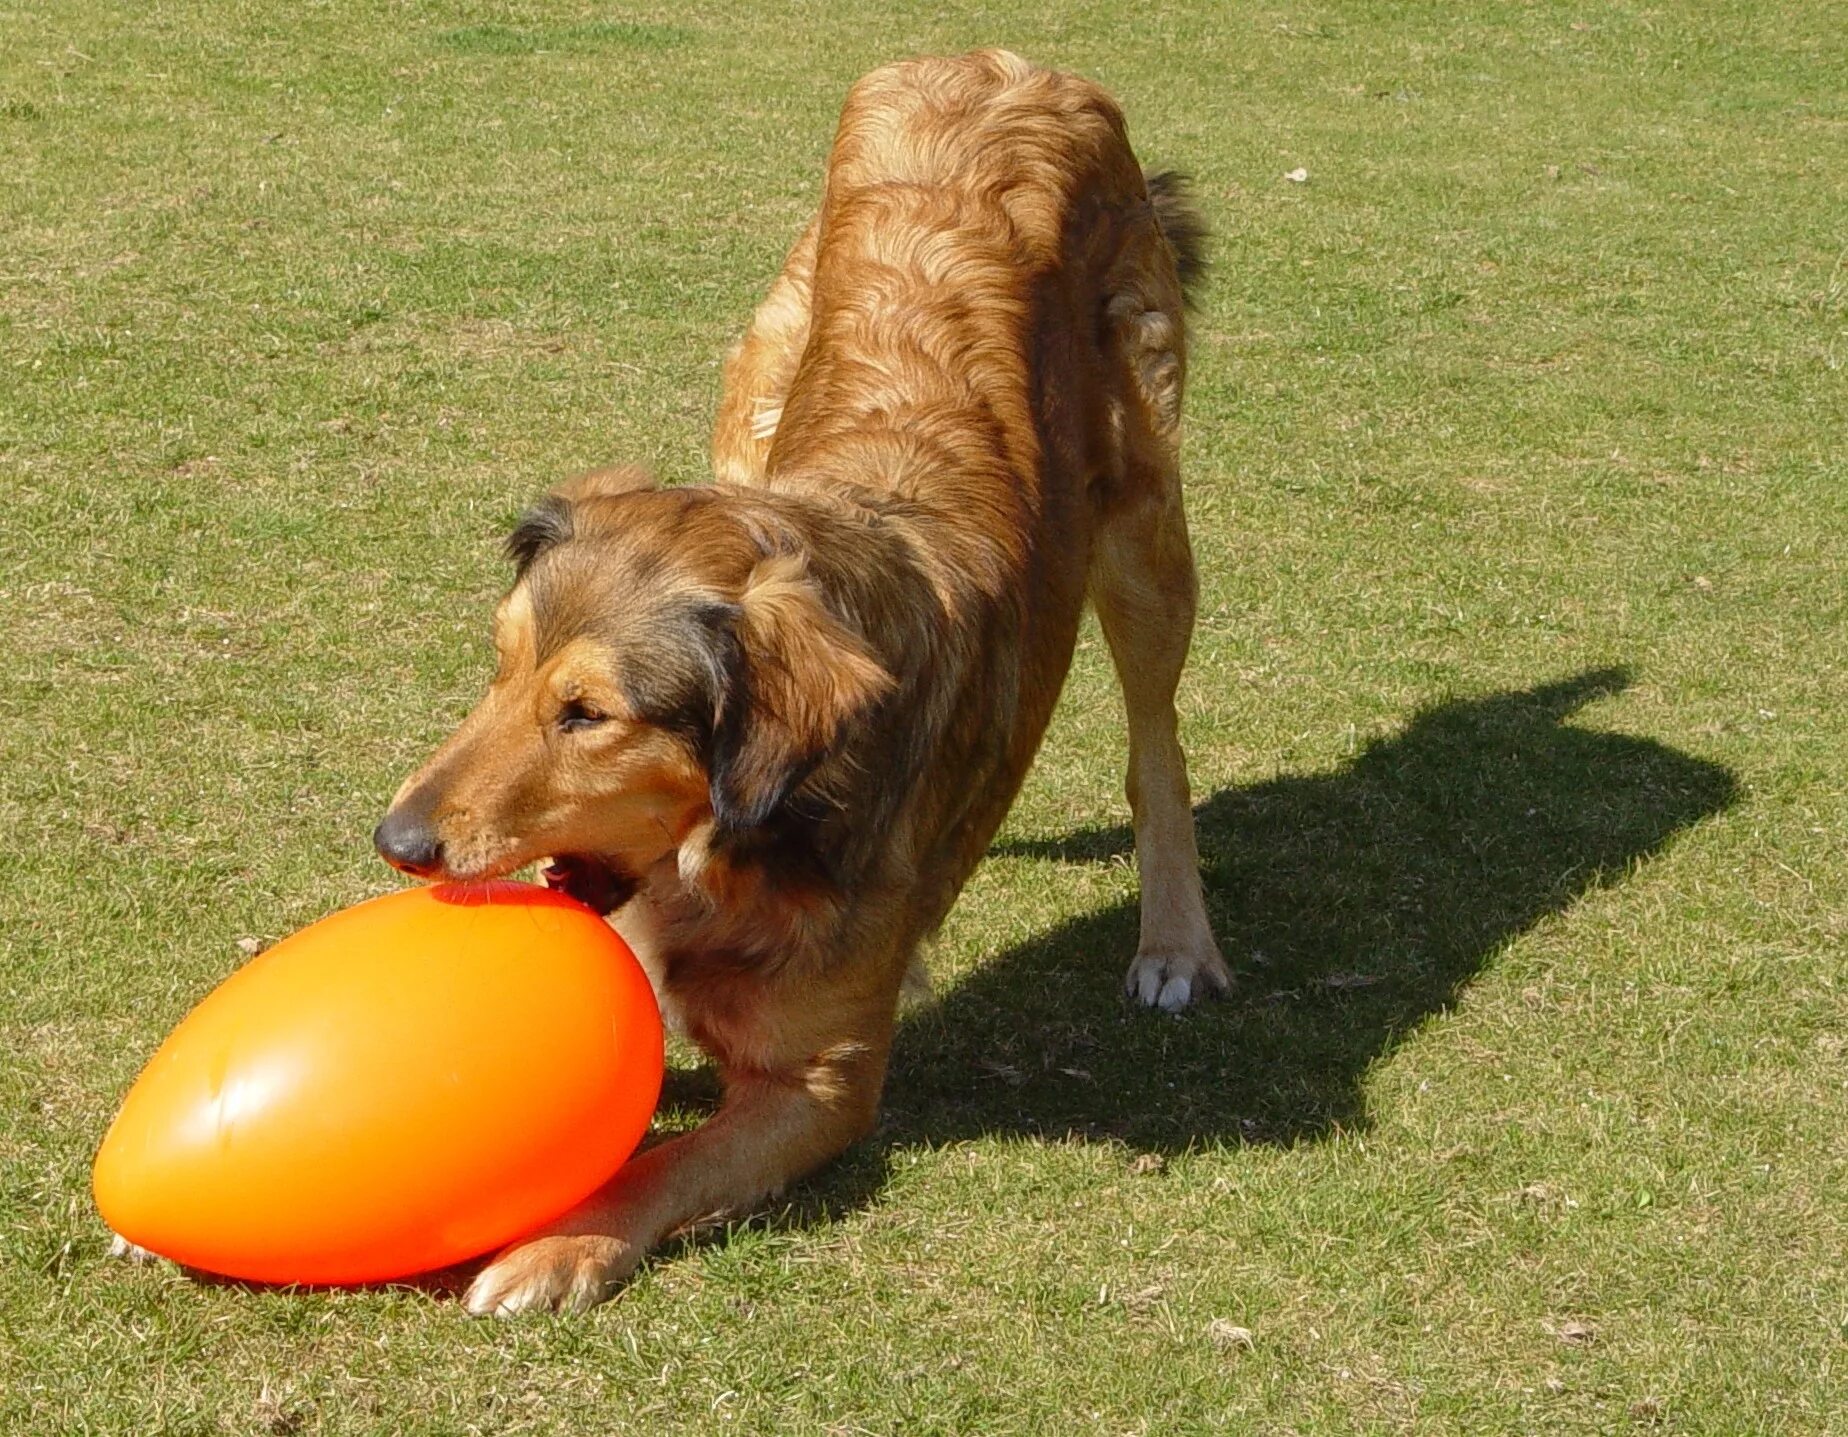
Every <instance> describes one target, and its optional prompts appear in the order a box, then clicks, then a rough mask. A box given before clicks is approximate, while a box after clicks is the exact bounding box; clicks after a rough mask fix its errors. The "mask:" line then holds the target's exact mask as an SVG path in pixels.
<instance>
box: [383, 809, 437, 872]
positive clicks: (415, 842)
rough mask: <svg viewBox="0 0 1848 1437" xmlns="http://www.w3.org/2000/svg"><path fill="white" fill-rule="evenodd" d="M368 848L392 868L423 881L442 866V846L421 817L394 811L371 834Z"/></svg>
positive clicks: (427, 823)
mask: <svg viewBox="0 0 1848 1437" xmlns="http://www.w3.org/2000/svg"><path fill="white" fill-rule="evenodd" d="M372 846H373V847H374V848H376V849H378V851H379V857H381V858H383V859H384V860H385V861H386V862H387V863H389V864H390V865H391V866H392V867H393V868H396V869H399V870H401V871H402V872H405V873H411V874H415V875H416V876H417V877H419V878H427V877H429V876H430V875H431V874H432V873H435V872H436V871H437V870H438V869H439V868H440V867H442V862H443V844H442V840H440V839H439V838H438V837H437V836H436V831H435V830H434V829H432V828H431V827H430V824H429V822H428V820H426V819H425V818H423V817H422V816H421V815H419V814H416V813H412V812H407V811H406V810H404V809H401V808H394V809H393V810H392V811H391V812H390V813H388V814H386V815H385V817H384V819H383V820H382V821H381V822H380V823H379V826H378V827H377V828H375V829H373V830H372Z"/></svg>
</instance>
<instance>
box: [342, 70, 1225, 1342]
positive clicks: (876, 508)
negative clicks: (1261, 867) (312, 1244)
mask: <svg viewBox="0 0 1848 1437" xmlns="http://www.w3.org/2000/svg"><path fill="white" fill-rule="evenodd" d="M1203 239H1204V230H1203V227H1202V224H1201V222H1200V219H1199V217H1198V215H1197V212H1196V211H1195V210H1194V209H1193V208H1192V206H1191V203H1190V201H1189V199H1188V198H1187V194H1186V189H1185V186H1184V184H1183V183H1182V182H1181V181H1180V180H1179V179H1178V178H1177V177H1175V176H1173V175H1168V174H1162V175H1155V176H1153V177H1147V176H1145V175H1144V172H1143V170H1142V169H1141V167H1140V166H1139V165H1138V163H1137V161H1136V159H1135V156H1134V155H1133V154H1132V153H1131V150H1130V146H1129V142H1128V139H1127V137H1126V133H1125V128H1124V122H1123V118H1122V114H1121V112H1120V111H1119V109H1118V107H1117V105H1116V104H1115V102H1114V101H1112V99H1111V98H1110V96H1109V95H1108V94H1106V93H1105V92H1104V91H1103V90H1102V89H1100V88H1099V87H1098V86H1096V85H1094V84H1092V83H1090V82H1089V81H1086V80H1083V79H1080V78H1078V77H1075V76H1072V75H1067V74H1060V73H1056V72H1053V71H1048V70H1044V69H1038V68H1035V67H1034V66H1032V65H1029V64H1028V63H1027V62H1026V61H1024V60H1022V59H1020V58H1019V57H1017V56H1015V55H1012V54H1009V53H1007V52H1005V51H1000V50H988V51H981V52H977V53H973V54H969V55H964V56H961V57H958V58H950V59H919V60H911V61H906V62H902V63H899V64H894V65H890V66H887V67H885V68H882V69H879V70H876V71H874V72H872V73H871V74H869V75H867V76H865V77H864V78H863V79H861V80H860V81H859V82H858V83H857V84H855V85H854V86H853V88H852V90H851V92H850V93H849V95H848V98H847V102H846V107H845V110H844V112H843V114H842V117H841V122H840V128H839V131H838V133H837V135H836V138H835V140H834V144H833V148H832V153H831V156H830V158H829V161H828V170H827V177H826V190H825V195H824V198H823V200H822V203H821V206H820V210H819V213H818V214H817V216H816V217H815V219H814V221H813V223H812V224H810V225H809V227H808V228H807V230H806V232H805V233H804V234H803V235H802V236H801V238H800V239H799V240H798V241H797V242H796V245H795V247H794V249H793V250H792V251H791V253H790V255H789V257H788V261H787V263H786V264H785V266H784V268H783V270H782V273H781V274H780V276H779V277H778V278H777V279H776V281H775V282H774V284H772V286H771V287H770V290H769V292H768V294H767V296H766V297H765V299H764V301H763V303H762V304H761V306H760V307H759V308H758V310H757V311H756V315H755V317H754V319H753V321H752V323H751V325H750V328H749V331H748V332H747V333H746V334H745V336H744V338H743V339H742V341H741V342H740V343H739V344H738V345H737V346H736V347H735V348H734V349H733V350H732V352H731V353H730V354H729V356H728V357H727V359H726V362H725V366H724V385H723V394H722V397H721V400H720V405H719V412H718V419H717V424H716V429H715V433H714V437H713V467H714V473H715V481H716V482H714V483H712V484H710V485H701V486H692V487H685V488H677V489H664V488H658V487H656V486H655V485H654V484H653V483H652V482H650V480H649V479H648V477H647V476H646V475H645V474H643V473H642V472H640V471H638V470H634V469H628V468H614V469H602V470H596V471H593V472H591V473H588V474H584V475H581V476H579V477H578V478H576V479H573V480H571V481H569V482H568V483H566V484H564V485H563V486H562V487H560V488H559V489H557V490H556V491H555V492H554V493H552V494H550V495H549V496H547V497H546V498H544V499H542V500H541V501H540V502H539V503H538V504H537V505H536V506H535V507H534V508H532V509H531V510H530V511H529V512H528V513H527V514H526V515H525V516H524V517H523V518H522V519H521V520H520V521H519V524H518V526H517V527H516V528H515V529H514V531H513V533H512V536H511V537H510V538H509V540H508V542H507V552H508V555H509V557H510V559H511V561H512V564H513V566H514V574H515V577H514V582H513V586H512V588H511V590H510V591H509V592H508V593H507V595H506V597H505V598H504V599H503V600H502V601H501V603H500V605H499V608H498V609H497V611H496V613H495V616H494V642H495V646H496V650H497V653H498V660H499V668H498V672H497V673H496V674H495V676H494V679H493V681H492V683H491V684H490V685H489V687H488V690H487V694H486V696H485V697H484V698H483V699H482V700H481V701H480V703H479V705H478V706H477V707H476V708H475V709H474V710H473V711H472V712H471V713H470V714H469V715H468V716H467V718H466V719H464V720H463V722H462V724H461V726H460V727H459V728H458V729H457V730H456V732H455V733H454V735H453V736H452V737H451V738H449V739H448V741H447V742H445V743H444V744H443V745H442V746H441V747H440V748H439V749H438V750H437V751H436V753H435V754H434V756H433V757H431V758H430V760H429V761H428V762H427V763H426V764H424V766H423V767H422V768H420V769H419V770H418V771H417V772H416V773H414V774H413V775H412V776H411V777H410V779H409V780H408V781H406V783H405V784H404V786H403V787H402V789H400V790H399V792H398V795H397V797H396V798H395V799H394V800H393V802H392V804H391V806H390V809H389V811H388V812H387V813H386V815H385V817H384V820H383V821H382V822H381V823H380V824H379V826H378V829H377V832H376V834H375V836H374V837H375V842H376V845H377V847H378V850H379V852H380V853H381V854H382V855H383V857H384V858H385V859H386V860H387V861H389V862H390V863H391V864H393V865H394V866H395V867H397V868H398V869H400V870H402V871H404V872H405V873H408V874H413V875H415V876H417V877H419V878H423V879H430V880H445V881H448V880H475V879H486V878H492V877H496V876H499V875H503V874H506V873H509V872H511V871H513V870H515V869H518V868H521V867H523V866H525V865H527V864H531V863H542V864H543V865H544V868H543V874H544V877H545V878H546V881H547V882H549V883H551V884H553V885H555V886H558V887H561V888H563V889H565V890H567V891H568V892H570V893H572V894H574V895H576V896H577V897H579V898H581V899H583V900H584V901H585V902H587V903H590V904H591V905H593V906H594V907H595V908H597V909H598V910H599V911H600V912H603V913H606V914H608V915H610V916H611V921H612V922H613V923H614V924H615V926H616V927H617V929H618V930H619V931H620V932H621V933H622V934H623V936H624V937H625V938H626V939H627V940H628V941H629V943H630V944H631V945H632V946H633V947H634V949H635V951H636V952H637V954H638V955H639V956H640V957H641V959H642V962H643V964H644V966H645V967H646V968H647V970H648V973H649V976H650V978H651V979H652V981H653V983H654V985H655V989H656V992H657V994H658V995H659V997H660V1000H661V1005H662V1009H663V1011H664V1013H665V1014H666V1015H667V1017H668V1020H669V1022H670V1023H673V1024H675V1025H676V1026H677V1027H678V1028H679V1030H681V1031H683V1032H685V1033H686V1034H688V1035H689V1036H691V1038H693V1039H694V1040H695V1041H696V1042H697V1043H698V1044H699V1045H700V1046H701V1047H702V1048H703V1049H704V1050H705V1051H706V1052H707V1053H708V1054H710V1055H711V1057H712V1059H713V1060H714V1062H715V1064H716V1066H717V1068H718V1069H719V1072H720V1075H721V1077H722V1079H723V1084H724V1096H723V1100H722V1102H721V1103H720V1105H719V1107H718V1109H717V1111H716V1113H715V1114H714V1115H713V1116H712V1117H711V1118H710V1119H709V1120H708V1121H707V1122H706V1123H705V1124H704V1125H703V1126H701V1127H699V1128H698V1129H696V1130H695V1131H693V1132H691V1133H688V1134H686V1135H683V1136H680V1137H676V1138H674V1139H672V1140H670V1141H667V1142H663V1143H661V1144H659V1145H658V1146H655V1147H651V1148H648V1149H646V1150H644V1151H643V1152H642V1153H640V1154H639V1155H638V1156H637V1157H636V1158H634V1159H633V1160H632V1161H631V1162H630V1163H629V1164H628V1165H627V1166H626V1167H624V1168H623V1169H622V1170H621V1171H620V1172H619V1173H618V1174H617V1175H616V1177H615V1178H614V1179H613V1180H612V1181H611V1182H610V1183H609V1184H608V1185H607V1186H606V1187H605V1188H604V1189H602V1190H601V1191H599V1192H598V1193H596V1194H594V1195H593V1196H592V1197H590V1198H589V1199H588V1200H586V1201H585V1202H584V1203H583V1204H582V1205H581V1206H579V1207H578V1208H577V1209H576V1210H575V1211H573V1212H571V1213H569V1214H568V1215H566V1216H565V1217H564V1218H562V1219H560V1220H559V1221H558V1222H555V1223H553V1224H551V1225H549V1226H548V1227H547V1228H545V1229H543V1230H542V1231H540V1232H539V1233H537V1234H535V1235H533V1236H531V1237H529V1238H527V1239H525V1240H523V1241H521V1242H519V1243H517V1244H515V1245H514V1246H512V1247H511V1248H509V1249H507V1250H506V1251H505V1252H503V1253H501V1254H500V1255H499V1256H498V1257H496V1258H494V1259H493V1260H492V1261H491V1262H490V1263H489V1264H488V1265H487V1266H486V1267H485V1268H484V1269H483V1270H482V1271H481V1272H480V1274H479V1276H477V1277H476V1278H475V1280H474V1282H473V1284H472V1286H471V1287H470V1289H469V1291H468V1295H467V1299H466V1301H467V1305H468V1308H469V1310H470V1311H472V1312H475V1313H484V1314H486V1313H493V1314H502V1315H506V1314H512V1313H517V1312H522V1311H528V1310H533V1309H538V1310H550V1309H560V1308H581V1307H585V1306H588V1305H590V1304H592V1303H594V1302H597V1301H599V1300H601V1299H602V1298H603V1297H605V1296H606V1295H608V1294H609V1293H610V1292H611V1291H612V1290H613V1289H614V1288H615V1287H616V1286H617V1285H619V1284H620V1283H621V1282H623V1281H624V1280H625V1279H626V1278H627V1277H628V1276H629V1275H630V1273H631V1272H632V1271H633V1270H634V1268H635V1267H636V1265H637V1263H638V1262H639V1261H640V1260H641V1259H642V1258H643V1256H644V1255H645V1254H646V1253H647V1252H648V1251H649V1250H650V1249H651V1248H652V1247H654V1246H655V1245H656V1244H657V1243H659V1242H660V1241H661V1240H662V1239H663V1238H664V1237H666V1236H667V1235H669V1234H670V1233H672V1232H674V1231H676V1230H678V1229H682V1228H684V1227H686V1226H688V1225H690V1224H692V1223H695V1222H698V1221H701V1220H704V1219H710V1218H714V1217H719V1216H724V1215H728V1214H738V1213H743V1212H748V1211H749V1210H750V1209H751V1208H753V1207H754V1206H755V1205H757V1204H760V1203H761V1202H763V1201H764V1200H765V1199H766V1198H767V1197H769V1196H771V1195H773V1194H775V1193H777V1192H778V1191H779V1190H780V1189H782V1188H783V1187H784V1186H785V1185H786V1184H788V1183H789V1182H791V1181H793V1180H794V1179H796V1178H798V1177H800V1176H802V1175H804V1174H806V1173H808V1172H810V1171H812V1170H814V1169H815V1168H817V1167H819V1166H820V1165H822V1164H823V1163H825V1162H827V1161H828V1160H829V1159H831V1158H833V1157H834V1156H836V1155H837V1154H839V1153H840V1152H842V1151H843V1150H844V1149H845V1148H847V1147H848V1146H849V1145H850V1144H852V1143H853V1142H854V1141H856V1140H857V1139H859V1138H860V1137H862V1136H864V1135H865V1134H866V1133H868V1132H869V1131H870V1130H871V1128H872V1126H873V1124H874V1121H875V1117H876V1113H877V1109H878V1105H879V1100H880V1091H881V1088H882V1086H883V1083H884V1078H885V1071H886V1064H887V1056H888V1053H889V1051H890V1048H891V1044H892V1038H893V1030H894V1025H895V1022H896V1010H897V1006H898V1002H899V997H900V992H901V988H902V986H903V985H904V983H905V979H906V976H907V973H908V972H909V971H910V970H911V969H912V967H913V964H914V962H915V960H916V957H917V954H918V951H919V947H920V944H921V943H923V941H924V940H925V939H926V938H927V937H928V936H929V935H930V934H931V933H932V932H933V931H934V930H935V929H936V928H937V927H938V925H939V924H940V923H941V922H942V920H943V918H944V915H945V914H946V913H947V911H948V910H949V907H950V905H951V903H952V902H953V901H954V900H955V898H956V895H957V893H958V891H959V890H960V889H961V888H962V886H963V884H964V883H965V881H966V880H967V879H968V877H969V875H970V872H971V871H972V870H973V869H974V867H975V866H976V864H977V863H978V862H979V861H980V860H981V858H982V856H983V853H984V852H985V851H986V849H987V848H988V845H989V842H990V840H991V839H992V838H993V836H994V834H995V831H996V829H997V828H998V827H999V825H1000V823H1001V820H1002V818H1003V817H1004V816H1005V814H1006V813H1007V810H1008V807H1009V805H1010V804H1011V802H1012V800H1013V798H1014V795H1015V792H1016V790H1017V789H1018V788H1019V786H1020V783H1021V780H1022V778H1023V777H1024V775H1025V774H1026V771H1027V768H1028V766H1029V765H1030V764H1031V762H1032V760H1033V757H1034V753H1035V751H1036V750H1037V749H1038V747H1039V743H1040V738H1041V735H1042V733H1043V732H1044V730H1045V728H1046V724H1047V721H1048V719H1049V718H1050V716H1051V714H1052V710H1053V706H1054V703H1055V701H1056V700H1057V698H1058V695H1059V691H1060V688H1061V686H1062V684H1063V682H1064V679H1065V674H1066V670H1067V668H1068V666H1069V664H1070V661H1071V656H1072V651H1073V647H1074V644H1075V642H1076V636H1077V633H1078V627H1079V623H1080V620H1081V617H1082V612H1083V609H1084V606H1085V603H1086V601H1087V599H1088V600H1089V602H1090V603H1091V604H1092V605H1093V606H1094V608H1095V610H1096V612H1097V615H1098V617H1099V619H1100V621H1101V624H1102V628H1103V632H1104V635H1105V637H1106V639H1107V641H1108V644H1109V648H1110V652H1111V656H1112V658H1113V660H1114V663H1115V666H1116V672H1117V675H1118V677H1119V679H1120V681H1121V685H1122V689H1123V694H1124V698H1125V702H1126V708H1127V717H1128V730H1129V764H1128V795H1129V801H1130V805H1131V809H1132V813H1133V816H1134V823H1135V835H1136V848H1137V861H1138V868H1139V875H1140V879H1141V941H1140V946H1139V948H1138V950H1137V952H1136V955H1135V959H1134V962H1133V963H1132V964H1131V965H1130V968H1129V973H1128V978H1127V986H1128V990H1129V993H1130V994H1131V995H1132V997H1133V998H1135V999H1137V1000H1139V1001H1141V1002H1143V1003H1145V1004H1148V1005H1150V1006H1155V1007H1159V1008H1163V1009H1169V1010H1177V1009H1180V1008H1183V1007H1185V1006H1186V1005H1187V1004H1188V1003H1189V1002H1191V1001H1192V1000H1194V999H1196V998H1198V997H1200V996H1202V995H1204V994H1208V993H1214V992H1218V991H1221V990H1224V989H1225V988H1226V986H1227V985H1228V983H1229V981H1230V980H1229V974H1228V971H1227V968H1226V965H1225V962H1224V960H1223V959H1222V957H1221V955H1220V953H1219V950H1218V947H1217V945H1216V943H1215V940H1214V937H1213V933H1212V929H1211V927H1210V925H1209V923H1208V919H1207V912H1206V906H1205V902H1204V898H1203V895H1202V892H1201V885H1200V877H1199V860H1198V855H1197V852H1196V848H1195V838H1194V827H1193V813H1192V808H1191V804H1190V799H1189V794H1188V781H1187V770H1186V764H1185V760H1184V757H1183V755H1182V752H1181V747H1180V744H1179V741H1178V738H1177V734H1176V717H1175V709H1174V695H1175V691H1176V686H1177V684H1178V682H1179V678H1180V674H1181V669H1182V664H1183V662H1184V660H1185V658H1186V655H1187V650H1188V645H1189V642H1190V638H1191V634H1192V628H1193V620H1194V609H1195V595H1196V581H1195V572H1194V565H1193V559H1192V554H1191V551H1190V547H1189V542H1188V534H1187V525H1186V519H1185V516H1184V513H1183V509H1182V498H1181V481H1180V470H1179V466H1178V462H1177V442H1178V437H1179V425H1180V414H1181V393H1182V385H1183V381H1184V378H1185V368H1186V342H1185V324H1184V308H1185V306H1186V303H1187V301H1188V299H1189V290H1190V288H1191V287H1192V286H1193V284H1194V282H1195V281H1196V280H1197V278H1198V277H1199V275H1200V273H1201V267H1202V263H1203V256H1202V250H1203ZM508 1041H509V1042H515V1043H524V1044H529V1045H531V1046H533V1047H534V1048H535V1049H536V1050H538V1052H539V1057H538V1059H537V1060H538V1061H543V1049H544V1044H545V1034H543V1033H530V1034H509V1035H508Z"/></svg>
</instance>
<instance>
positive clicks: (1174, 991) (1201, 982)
mask: <svg viewBox="0 0 1848 1437" xmlns="http://www.w3.org/2000/svg"><path fill="white" fill-rule="evenodd" d="M1231 986H1232V970H1231V969H1229V968H1227V967H1226V960H1225V959H1223V958H1221V957H1220V956H1219V950H1218V949H1217V948H1216V947H1214V945H1213V943H1212V941H1211V940H1210V939H1209V940H1207V941H1206V942H1204V943H1201V944H1197V945H1195V946H1194V947H1192V948H1187V949H1152V948H1151V949H1145V950H1143V951H1142V952H1140V953H1138V954H1137V955H1136V961H1135V962H1134V963H1131V964H1130V965H1129V974H1128V976H1127V977H1125V978H1124V980H1123V987H1124V989H1125V990H1126V991H1127V992H1128V993H1129V996H1130V997H1132V998H1135V999H1137V1000H1138V1001H1140V1002H1142V1003H1144V1004H1146V1005H1147V1006H1148V1007H1150V1008H1159V1009H1161V1010H1162V1012H1164V1013H1178V1012H1180V1011H1181V1009H1183V1008H1185V1007H1186V1006H1187V1005H1188V1004H1189V1003H1191V1002H1193V1001H1194V999H1196V998H1199V997H1202V996H1210V997H1214V998H1217V997H1219V996H1220V995H1221V994H1223V993H1225V992H1226V990H1227V989H1229V988H1230V987H1231Z"/></svg>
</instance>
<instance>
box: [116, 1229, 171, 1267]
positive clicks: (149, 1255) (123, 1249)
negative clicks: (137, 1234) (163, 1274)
mask: <svg viewBox="0 0 1848 1437" xmlns="http://www.w3.org/2000/svg"><path fill="white" fill-rule="evenodd" d="M109 1255H110V1256H111V1257H115V1258H120V1259H121V1260H122V1261H123V1262H159V1261H160V1254H159V1253H157V1252H149V1251H148V1250H147V1249H146V1248H145V1247H142V1246H140V1245H139V1244H137V1243H132V1242H130V1241H129V1240H128V1239H127V1238H125V1237H123V1236H122V1234H121V1233H119V1232H112V1233H110V1234H109Z"/></svg>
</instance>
